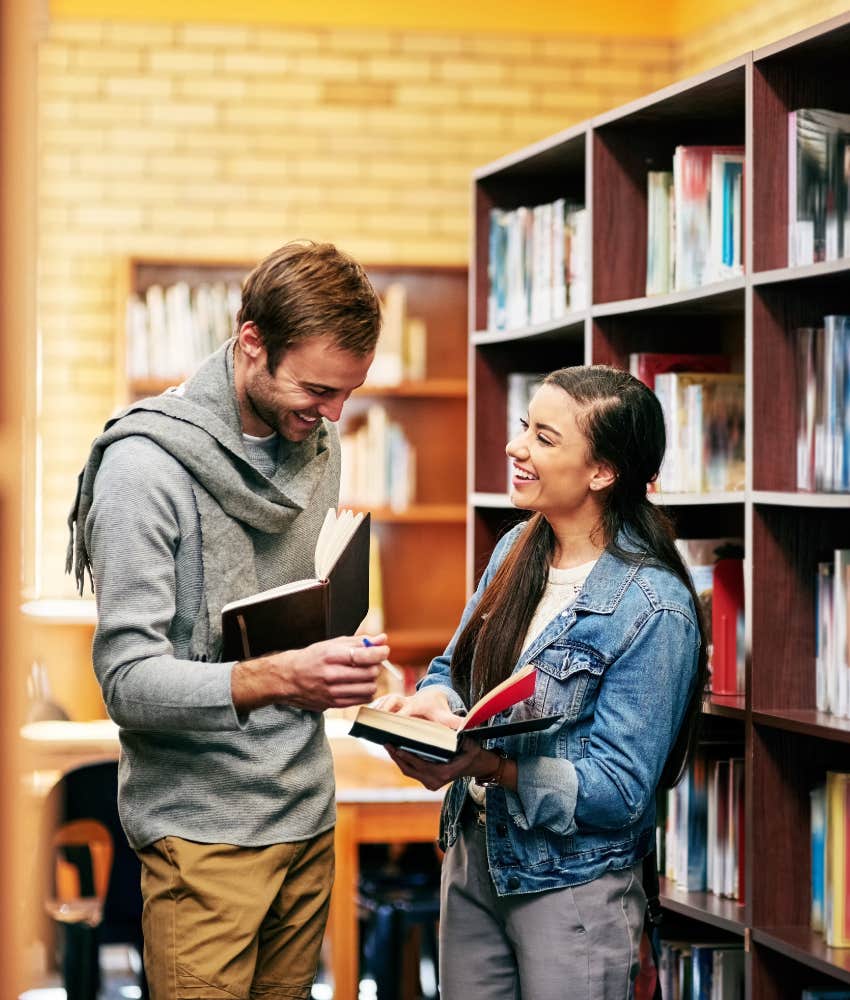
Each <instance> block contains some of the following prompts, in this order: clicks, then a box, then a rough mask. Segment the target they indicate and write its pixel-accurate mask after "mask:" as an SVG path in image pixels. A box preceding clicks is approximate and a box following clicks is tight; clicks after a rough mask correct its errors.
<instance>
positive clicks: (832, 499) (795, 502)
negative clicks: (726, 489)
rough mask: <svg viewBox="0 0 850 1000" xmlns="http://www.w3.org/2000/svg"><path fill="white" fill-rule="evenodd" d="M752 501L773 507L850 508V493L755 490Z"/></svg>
mask: <svg viewBox="0 0 850 1000" xmlns="http://www.w3.org/2000/svg"><path fill="white" fill-rule="evenodd" d="M752 501H753V503H756V504H764V505H766V506H773V507H805V508H823V509H827V510H832V509H838V510H841V509H843V508H850V493H791V492H782V491H780V490H776V491H773V490H754V491H753V493H752Z"/></svg>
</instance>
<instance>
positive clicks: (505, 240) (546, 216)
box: [487, 198, 588, 330]
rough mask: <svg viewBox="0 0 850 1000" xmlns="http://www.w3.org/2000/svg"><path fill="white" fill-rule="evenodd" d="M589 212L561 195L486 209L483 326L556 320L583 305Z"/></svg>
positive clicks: (503, 326)
mask: <svg viewBox="0 0 850 1000" xmlns="http://www.w3.org/2000/svg"><path fill="white" fill-rule="evenodd" d="M587 227H588V222H587V211H586V209H585V208H584V207H583V206H581V205H577V204H574V203H572V202H568V201H566V200H565V199H564V198H559V199H557V200H556V201H554V202H550V203H547V204H544V205H536V206H534V207H533V208H529V207H526V206H520V207H519V208H516V209H513V210H505V209H500V208H494V209H492V210H491V212H490V234H489V237H490V238H489V258H488V277H489V281H490V285H489V292H488V296H487V329H488V330H516V329H519V328H521V327H524V326H529V325H531V324H538V323H548V322H550V321H552V320H556V319H560V318H561V317H562V316H564V315H565V314H566V313H567V311H568V310H571V309H583V308H584V307H585V305H586V304H587V301H588V299H587V258H588V232H587Z"/></svg>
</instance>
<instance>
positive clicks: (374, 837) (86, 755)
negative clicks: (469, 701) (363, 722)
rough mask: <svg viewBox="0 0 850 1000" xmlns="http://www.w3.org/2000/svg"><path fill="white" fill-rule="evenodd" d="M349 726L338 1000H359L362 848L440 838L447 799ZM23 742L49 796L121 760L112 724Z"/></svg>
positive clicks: (43, 731)
mask: <svg viewBox="0 0 850 1000" xmlns="http://www.w3.org/2000/svg"><path fill="white" fill-rule="evenodd" d="M348 726H349V723H347V722H345V720H339V719H329V720H328V725H327V730H328V735H329V737H330V744H331V749H332V751H333V756H334V771H335V773H336V783H337V824H336V836H335V840H336V879H335V882H334V890H333V894H332V896H331V908H330V915H329V917H328V936H329V939H330V941H329V943H330V948H331V974H332V976H333V982H334V1000H357V994H358V990H359V963H360V942H359V937H358V922H357V880H358V876H359V864H358V847H359V845H360V844H385V843H410V842H413V841H426V842H427V841H431V840H436V838H437V831H438V826H439V816H440V803H441V801H442V797H443V793H442V791H440V792H429V791H427V790H426V789H425V788H423V787H422V786H421V785H420V784H418V783H417V782H414V781H411V780H410V779H408V778H405V776H404V775H403V774H402V773H401V772H400V771H399V770H398V768H397V767H396V766H395V764H393V762H392V761H391V760H390V759H389V757H387V756H386V754H385V753H384V752H383V750H382V749H381V748H380V747H377V746H373V745H372V744H366V743H364V742H363V741H361V740H357V739H354V738H352V737H350V736H345V735H342V732H343V731H347V730H348ZM23 736H24V742H25V744H26V746H27V748H28V750H30V751H31V764H32V766H33V768H35V771H34V772H33V774H32V775H31V780H33V782H34V789H35V791H36V792H37V793H39V794H43V795H46V794H47V792H48V791H49V789H50V787H51V786H52V785H53V784H54V783H55V782H56V781H57V780H58V779H59V777H60V776H61V775H62V773H63V772H64V771H67V770H70V768H72V767H76V766H78V765H80V764H83V763H91V762H93V761H97V760H110V759H111V760H114V759H115V758H116V757H117V756H118V729H117V727H115V726H114V725H113V724H112V723H110V722H108V721H102V722H101V721H98V722H95V723H68V722H65V723H36V724H34V725H33V726H25V727H24V732H23Z"/></svg>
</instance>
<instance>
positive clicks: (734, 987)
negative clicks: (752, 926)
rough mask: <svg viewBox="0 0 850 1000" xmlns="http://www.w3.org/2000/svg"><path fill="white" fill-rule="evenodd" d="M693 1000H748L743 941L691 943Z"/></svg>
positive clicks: (690, 995)
mask: <svg viewBox="0 0 850 1000" xmlns="http://www.w3.org/2000/svg"><path fill="white" fill-rule="evenodd" d="M691 965H692V971H691V975H692V980H691V993H690V994H688V997H689V998H691V1000H718V998H721V1000H727V998H733V997H734V998H737V1000H744V945H743V942H741V943H740V944H739V943H738V942H734V943H733V942H729V941H718V942H702V941H695V942H694V943H693V944H691Z"/></svg>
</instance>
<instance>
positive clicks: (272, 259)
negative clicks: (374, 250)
mask: <svg viewBox="0 0 850 1000" xmlns="http://www.w3.org/2000/svg"><path fill="white" fill-rule="evenodd" d="M236 322H237V328H239V327H241V326H242V324H243V323H253V324H254V325H255V326H256V327H257V330H258V331H259V333H260V336H261V337H262V339H263V345H264V346H265V348H266V353H267V356H268V368H269V372H270V373H272V374H274V372H275V370H276V369H277V366H278V363H279V362H280V359H281V357H282V356H283V355H284V354H285V353H286V351H287V350H288V349H289V348H290V347H292V346H293V345H294V344H297V343H299V342H300V341H302V340H306V339H307V338H308V337H318V336H322V335H328V334H329V335H330V336H331V337H332V338H333V341H334V343H335V345H336V346H337V347H338V348H340V349H341V350H345V351H350V352H351V353H352V354H355V355H357V356H358V357H363V356H365V355H366V354H368V353H369V352H370V351H371V350H373V349H374V347H375V344H376V342H377V340H378V333H379V331H380V328H381V305H380V301H379V300H378V296H377V294H376V293H375V289H374V288H373V287H372V283H371V282H370V281H369V278H368V277H367V275H366V272H365V271H364V270H363V268H362V267H361V266H360V265H359V264H358V263H357V261H355V260H353V259H352V258H351V257H349V256H348V254H345V253H343V252H342V251H341V250H338V249H337V248H336V247H335V246H333V244H331V243H314V242H313V241H311V240H293V241H292V242H290V243H285V244H284V245H283V246H282V247H280V248H279V249H278V250H275V251H274V252H273V253H270V254H269V255H268V257H266V258H265V259H264V260H262V261H260V263H259V264H257V266H256V267H255V268H254V270H253V271H251V273H250V274H249V275H248V277H247V278H246V279H245V283H244V284H243V286H242V307H241V308H240V310H239V315H238V316H237V318H236Z"/></svg>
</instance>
